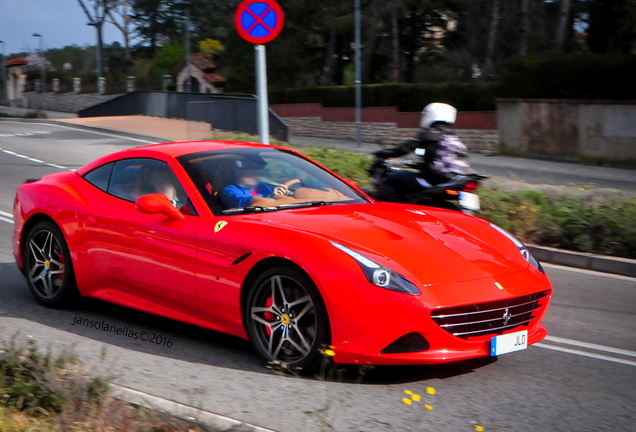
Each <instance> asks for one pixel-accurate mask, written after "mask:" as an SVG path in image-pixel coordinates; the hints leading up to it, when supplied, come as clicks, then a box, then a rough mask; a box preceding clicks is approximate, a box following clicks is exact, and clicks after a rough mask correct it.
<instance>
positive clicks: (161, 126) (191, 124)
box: [64, 115, 213, 141]
mask: <svg viewBox="0 0 636 432" xmlns="http://www.w3.org/2000/svg"><path fill="white" fill-rule="evenodd" d="M64 121H65V122H68V123H73V124H78V125H84V126H92V127H96V128H106V129H115V130H120V131H125V132H132V133H135V134H142V135H150V136H153V137H161V138H163V139H165V140H166V141H196V140H203V139H206V138H210V136H211V135H212V133H213V131H212V129H211V128H210V123H206V122H197V121H188V120H180V119H171V118H163V117H150V116H141V115H133V116H110V117H83V118H73V119H64Z"/></svg>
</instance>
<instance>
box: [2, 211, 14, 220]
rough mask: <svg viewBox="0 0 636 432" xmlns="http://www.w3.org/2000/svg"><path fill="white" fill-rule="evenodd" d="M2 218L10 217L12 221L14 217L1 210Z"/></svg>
mask: <svg viewBox="0 0 636 432" xmlns="http://www.w3.org/2000/svg"><path fill="white" fill-rule="evenodd" d="M0 216H4V217H8V218H10V219H13V215H12V214H11V213H9V212H6V211H2V210H0Z"/></svg>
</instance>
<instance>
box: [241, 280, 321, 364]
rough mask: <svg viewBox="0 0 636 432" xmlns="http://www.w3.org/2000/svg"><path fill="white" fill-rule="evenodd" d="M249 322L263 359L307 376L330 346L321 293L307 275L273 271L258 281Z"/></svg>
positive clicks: (248, 311) (253, 289) (247, 313)
mask: <svg viewBox="0 0 636 432" xmlns="http://www.w3.org/2000/svg"><path fill="white" fill-rule="evenodd" d="M245 319H246V329H247V333H248V335H249V338H250V340H251V341H252V344H253V345H254V348H255V349H256V351H257V352H258V354H259V355H260V356H261V357H263V358H264V359H265V360H267V361H274V360H277V361H280V362H283V363H286V364H287V365H288V366H290V367H296V368H301V369H302V370H303V371H305V372H309V371H311V370H313V369H314V368H315V367H316V366H317V365H318V364H319V362H320V359H321V354H320V351H319V350H320V348H321V346H323V345H325V344H328V343H329V338H330V332H329V318H328V316H327V310H326V308H325V305H324V302H323V300H322V297H321V296H320V293H319V292H318V289H317V288H316V286H315V285H314V283H313V282H312V281H311V279H309V278H308V277H307V275H305V274H304V273H302V272H300V271H298V270H295V269H292V268H290V267H274V268H271V269H269V270H267V271H265V272H264V273H263V274H261V275H260V276H259V277H258V278H257V279H256V281H255V282H254V284H252V286H251V287H250V293H249V296H248V299H247V304H246V306H245ZM268 329H269V331H268Z"/></svg>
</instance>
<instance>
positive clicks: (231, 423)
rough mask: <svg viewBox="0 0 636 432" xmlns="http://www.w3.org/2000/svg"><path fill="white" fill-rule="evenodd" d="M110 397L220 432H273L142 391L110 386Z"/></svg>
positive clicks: (115, 385)
mask: <svg viewBox="0 0 636 432" xmlns="http://www.w3.org/2000/svg"><path fill="white" fill-rule="evenodd" d="M110 387H111V389H112V395H113V397H114V398H115V399H119V400H122V401H124V402H128V403H130V404H133V405H137V406H141V407H144V408H148V409H151V410H154V411H160V412H163V413H166V414H170V415H172V416H175V417H179V418H182V419H184V420H190V421H194V422H196V423H199V424H201V425H204V426H209V427H212V428H214V429H216V430H221V431H244V432H275V431H273V430H272V429H266V428H263V427H260V426H255V425H252V424H249V423H244V422H242V421H240V420H236V419H233V418H231V417H226V416H223V415H220V414H215V413H212V412H209V411H204V410H202V409H199V408H195V407H193V406H190V405H185V404H182V403H179V402H174V401H171V400H168V399H164V398H161V397H158V396H153V395H151V394H148V393H144V392H142V391H138V390H133V389H131V388H128V387H123V386H120V385H117V384H111V385H110Z"/></svg>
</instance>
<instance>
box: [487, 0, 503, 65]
mask: <svg viewBox="0 0 636 432" xmlns="http://www.w3.org/2000/svg"><path fill="white" fill-rule="evenodd" d="M500 13H501V0H493V2H492V14H491V15H490V29H489V31H488V45H487V47H486V61H485V62H484V74H485V75H486V76H489V75H492V73H493V69H494V62H495V44H496V43H497V28H498V27H499V17H500Z"/></svg>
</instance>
